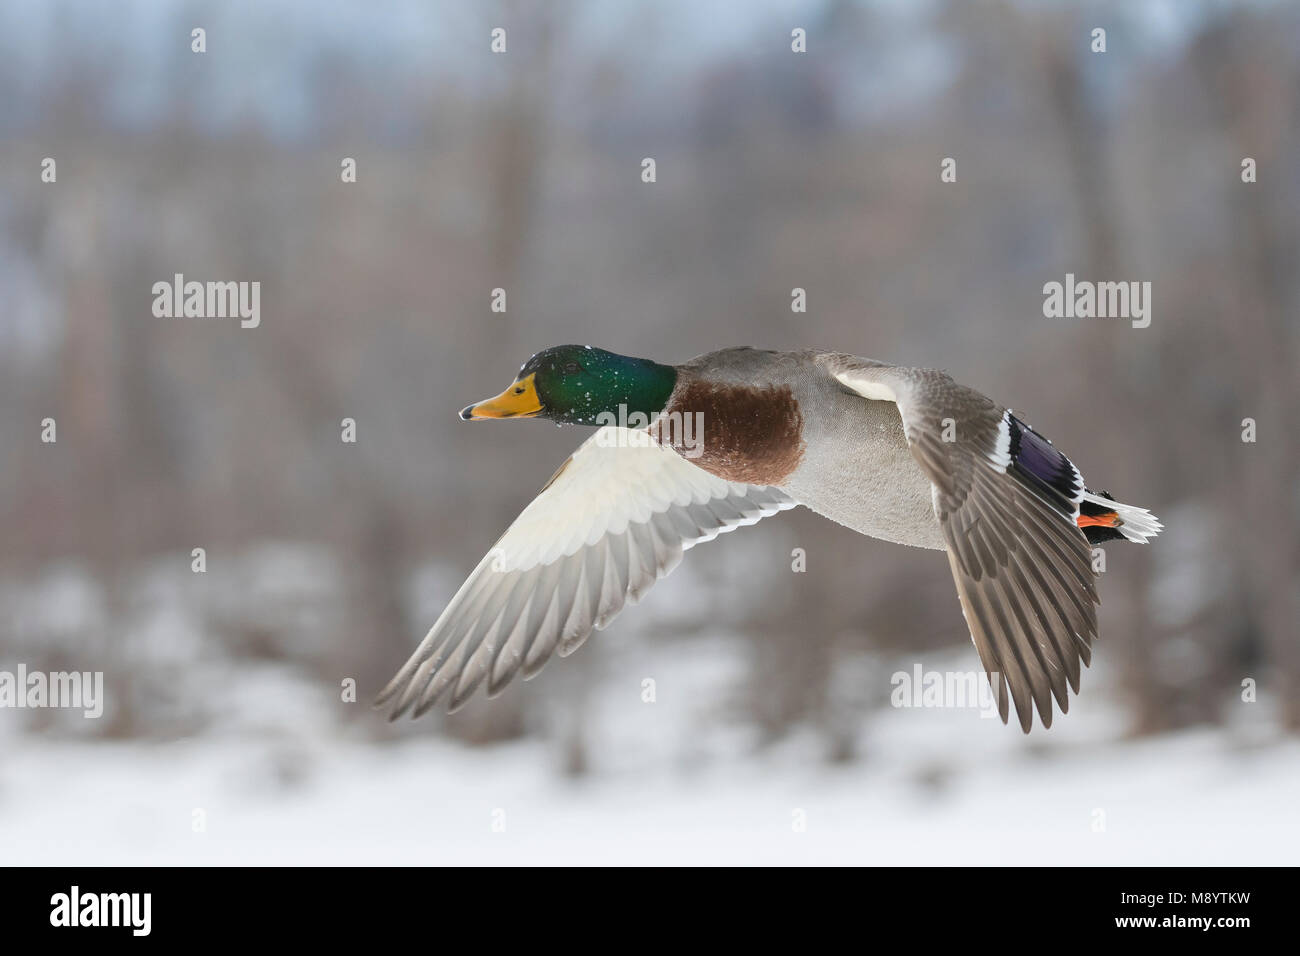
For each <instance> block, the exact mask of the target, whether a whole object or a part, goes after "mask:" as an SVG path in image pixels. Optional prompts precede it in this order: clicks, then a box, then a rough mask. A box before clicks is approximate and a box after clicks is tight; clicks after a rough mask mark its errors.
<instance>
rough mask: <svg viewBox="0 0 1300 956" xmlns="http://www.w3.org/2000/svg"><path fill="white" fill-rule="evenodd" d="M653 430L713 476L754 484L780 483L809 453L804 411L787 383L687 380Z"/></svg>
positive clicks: (659, 437) (660, 438)
mask: <svg viewBox="0 0 1300 956" xmlns="http://www.w3.org/2000/svg"><path fill="white" fill-rule="evenodd" d="M687 416H690V418H689V421H688V420H687ZM651 430H652V431H653V432H654V433H655V435H656V437H657V438H658V439H659V440H660V441H663V442H664V443H665V444H668V445H671V446H672V447H673V448H674V449H676V451H677V452H678V454H680V455H681V456H682V457H683V458H686V459H687V460H688V461H690V462H691V463H693V464H696V465H699V466H700V467H701V468H703V469H704V470H705V471H707V472H709V473H710V474H714V475H717V476H718V477H719V478H724V479H726V480H727V481H738V482H745V483H747V484H751V485H780V484H781V483H782V482H783V481H784V480H785V478H786V477H787V476H788V475H789V474H790V473H791V472H793V471H794V470H795V468H797V467H798V466H799V461H800V460H801V459H802V458H803V453H804V441H803V415H802V413H801V412H800V411H799V402H798V401H797V400H796V399H795V397H794V393H793V392H792V391H791V390H790V386H788V385H780V386H776V385H769V386H763V387H756V386H751V385H729V384H720V383H714V382H704V381H694V382H686V383H684V384H682V385H681V386H680V387H679V388H678V389H677V391H676V392H674V393H673V397H672V399H671V400H670V402H669V405H668V408H667V409H665V412H664V415H663V416H662V417H660V419H659V420H658V421H657V422H655V424H654V425H652V426H651Z"/></svg>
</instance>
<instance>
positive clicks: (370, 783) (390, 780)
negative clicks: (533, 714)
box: [0, 640, 1300, 865]
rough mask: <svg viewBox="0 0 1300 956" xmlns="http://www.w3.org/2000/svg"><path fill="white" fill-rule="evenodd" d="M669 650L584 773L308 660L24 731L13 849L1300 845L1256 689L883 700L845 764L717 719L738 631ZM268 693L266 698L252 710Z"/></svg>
mask: <svg viewBox="0 0 1300 956" xmlns="http://www.w3.org/2000/svg"><path fill="white" fill-rule="evenodd" d="M671 651H672V652H671V654H668V653H666V652H665V651H664V649H662V648H659V649H654V648H648V647H646V646H645V645H641V644H629V645H625V646H624V649H623V650H622V651H620V652H618V655H617V659H616V661H615V667H614V671H615V673H616V674H617V673H625V674H629V675H640V674H643V673H648V672H651V671H650V668H652V667H655V666H657V667H658V668H659V670H660V671H661V673H660V674H659V675H658V676H657V678H656V680H657V686H658V690H657V700H656V702H655V703H653V704H647V703H643V702H642V701H641V698H640V693H641V685H640V680H641V678H640V677H639V676H636V677H635V678H633V677H629V678H627V679H626V681H620V680H619V679H615V680H614V681H612V682H604V683H603V684H602V686H605V687H606V688H607V689H606V690H605V691H602V693H601V695H600V696H598V697H597V698H596V699H595V700H593V702H592V704H591V707H590V712H589V718H588V719H589V721H590V726H591V728H592V733H591V735H590V739H591V752H590V764H591V768H592V773H591V774H590V775H588V776H586V777H583V778H581V779H578V780H566V779H565V778H564V777H562V776H561V775H559V774H557V773H556V769H557V765H558V763H559V755H558V754H557V752H556V747H555V745H553V744H547V743H543V742H524V743H517V744H510V745H505V746H499V747H495V748H486V749H475V748H467V747H464V746H461V745H458V744H454V743H450V742H447V741H446V740H443V739H440V738H439V737H438V736H437V735H435V734H433V733H430V734H429V736H428V737H427V738H426V737H417V738H410V739H405V740H402V741H399V742H390V743H383V744H376V743H373V742H368V741H365V740H362V739H361V738H360V737H359V736H358V735H357V734H356V732H355V730H354V731H348V730H346V728H343V727H341V725H340V724H339V722H338V721H337V720H336V719H331V718H330V717H329V716H328V711H329V708H331V707H334V706H337V705H335V704H333V703H332V702H328V701H327V698H328V697H329V696H331V693H332V692H331V693H327V692H326V691H325V690H324V689H320V688H313V687H309V686H305V685H302V684H294V682H293V681H292V679H290V678H288V677H286V678H285V679H284V680H282V681H277V680H276V679H274V678H272V679H270V680H269V681H268V682H266V683H265V684H264V685H263V686H258V685H257V684H256V682H254V683H250V684H247V685H246V686H243V687H242V688H241V691H240V694H234V695H232V703H231V707H232V721H231V725H232V726H231V729H230V730H228V731H227V732H225V733H224V734H223V735H221V736H215V737H214V736H208V737H203V738H195V739H193V740H189V741H179V742H173V743H166V744H145V743H140V742H124V743H105V742H89V741H76V740H68V739H58V740H56V739H46V738H44V737H41V736H33V735H19V734H9V735H6V738H5V739H3V740H0V747H3V750H4V753H5V759H4V760H3V762H0V862H2V863H6V864H13V863H24V864H150V863H162V864H166V863H173V864H175V863H179V864H213V863H215V864H239V863H252V864H258V863H266V864H269V863H304V864H331V863H375V864H384V863H403V864H440V863H458V864H496V863H521V864H545V863H607V864H673V863H688V864H690V863H741V864H763V863H841V864H845V863H847V864H854V863H857V864H875V863H886V864H936V863H937V864H982V863H1047V864H1066V863H1083V864H1099V865H1100V864H1209V863H1221V864H1264V863H1273V864H1295V863H1296V862H1297V861H1300V820H1298V814H1297V808H1300V743H1297V742H1295V741H1293V740H1285V739H1282V738H1279V736H1278V735H1277V733H1276V731H1275V730H1274V729H1273V727H1274V724H1273V722H1272V719H1271V716H1270V715H1269V714H1268V712H1267V710H1266V705H1265V704H1262V703H1261V704H1255V705H1248V706H1243V707H1242V708H1241V709H1240V710H1241V715H1240V716H1239V717H1238V718H1236V719H1235V720H1234V722H1233V723H1232V725H1231V726H1230V727H1229V728H1228V729H1221V730H1214V731H1210V730H1203V731H1192V732H1186V733H1181V734H1177V735H1172V736H1167V737H1164V738H1158V739H1152V740H1144V741H1138V742H1126V741H1124V740H1123V739H1122V738H1121V733H1122V726H1121V725H1120V723H1119V721H1118V718H1117V713H1118V712H1117V710H1116V708H1115V707H1114V705H1113V702H1112V701H1111V700H1110V698H1109V695H1108V694H1107V693H1106V688H1105V685H1104V681H1099V680H1098V679H1097V678H1098V675H1097V674H1096V673H1095V672H1089V674H1088V683H1089V686H1087V687H1085V691H1087V692H1086V693H1085V694H1084V696H1083V697H1082V698H1080V699H1079V700H1078V701H1077V702H1076V704H1075V706H1074V707H1072V709H1071V713H1070V715H1069V716H1068V717H1067V718H1065V719H1063V720H1061V721H1059V722H1058V724H1057V726H1056V727H1055V728H1053V730H1051V731H1050V732H1048V733H1046V734H1044V733H1043V732H1042V731H1041V730H1040V729H1036V730H1035V732H1034V734H1033V735H1032V736H1030V737H1028V738H1026V737H1024V736H1023V735H1022V734H1020V732H1019V731H1018V730H1016V729H1014V727H1004V726H1003V725H1002V724H1001V723H1000V722H998V721H996V720H987V719H983V718H981V717H980V716H979V715H978V714H977V713H975V712H973V711H969V710H892V709H887V710H885V711H875V712H874V713H872V714H864V715H863V721H862V728H863V729H862V733H861V734H860V736H859V740H858V751H859V757H858V759H857V760H856V761H853V762H849V763H843V764H830V763H828V762H827V761H826V760H825V757H824V750H825V747H824V745H823V744H822V743H821V742H820V741H819V740H818V739H816V738H814V737H813V736H812V735H811V734H808V735H796V736H795V737H793V738H791V739H789V740H786V741H784V742H783V743H781V744H779V745H777V746H775V747H772V748H768V749H765V750H761V751H760V750H756V749H755V747H754V745H753V739H752V737H751V736H750V734H749V732H748V731H743V730H740V729H738V728H735V727H729V725H728V724H727V722H726V721H725V720H717V721H712V722H709V721H704V722H701V720H700V719H699V717H700V714H701V712H702V709H704V711H708V709H709V708H716V700H717V688H718V686H719V685H720V684H722V683H725V681H726V680H727V676H728V671H729V669H731V668H732V667H733V666H734V665H733V664H732V663H731V662H732V661H734V660H735V658H736V656H737V655H736V653H735V648H734V647H729V646H727V644H726V642H725V641H722V640H719V641H711V642H694V643H691V644H690V645H688V649H687V650H686V651H683V649H682V646H680V645H679V646H678V647H675V648H673V649H671ZM670 660H671V661H673V662H675V664H673V665H670V664H669V663H668V662H669V661H670ZM656 661H657V662H658V663H657V665H656V663H655V662H656ZM969 664H970V662H969V661H966V660H965V659H964V658H954V657H948V658H939V659H935V660H933V661H928V662H927V666H934V667H944V666H955V665H960V666H968V665H969ZM560 666H564V665H560ZM674 666H675V667H676V668H677V670H676V671H675V672H674V670H673V669H672V667H674ZM607 669H608V668H607ZM733 676H734V675H733ZM620 686H621V687H622V689H621V690H619V689H618V688H619V687H620ZM610 688H613V689H610ZM268 696H269V697H270V699H271V700H278V702H279V703H278V704H277V705H274V706H271V705H269V704H268V703H267V702H268ZM245 698H247V699H245ZM252 699H258V700H261V701H263V703H264V705H265V709H264V710H263V711H262V712H261V714H260V716H258V717H257V718H256V719H255V720H250V719H248V718H242V719H238V718H234V715H238V714H247V713H248V712H249V709H250V708H249V701H251V700H252ZM356 706H359V707H360V706H364V705H363V704H358V705H356ZM309 715H310V717H309ZM702 728H703V729H702ZM199 823H201V824H202V825H201V826H198V825H197V824H199ZM801 824H802V825H801Z"/></svg>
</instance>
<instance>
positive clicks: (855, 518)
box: [376, 345, 1162, 733]
mask: <svg viewBox="0 0 1300 956" xmlns="http://www.w3.org/2000/svg"><path fill="white" fill-rule="evenodd" d="M460 417H461V418H462V419H465V420H467V421H478V420H487V419H502V418H545V419H550V420H551V421H554V422H558V423H569V424H576V425H595V426H599V428H598V430H597V431H596V432H595V433H594V434H593V435H592V436H591V437H590V438H588V439H587V440H586V441H585V442H584V443H583V444H582V445H581V446H580V447H579V448H578V450H577V451H575V452H574V453H573V455H572V456H571V457H570V458H569V459H568V460H567V461H566V462H564V464H563V465H561V466H560V468H559V470H558V471H557V472H556V473H555V475H554V476H553V477H552V478H551V480H550V481H548V482H547V483H546V485H545V487H543V488H542V490H541V492H540V493H539V494H538V495H537V497H536V498H534V499H533V501H532V503H530V504H529V505H528V507H526V508H525V509H524V510H523V512H522V513H521V514H520V515H519V517H518V518H516V519H515V522H514V523H513V524H512V525H510V527H509V528H508V529H507V530H506V532H505V534H503V535H502V536H501V538H500V540H498V541H497V543H496V545H495V546H494V547H493V548H492V549H491V551H489V552H488V554H487V555H486V556H485V557H484V558H483V560H482V561H481V562H479V564H478V566H477V567H476V568H475V569H474V571H473V572H472V573H471V574H470V576H469V579H468V580H466V582H465V583H464V584H463V585H462V586H461V588H460V590H459V591H457V592H456V595H455V596H454V597H453V598H452V600H451V603H450V604H448V606H447V609H446V610H445V611H443V613H442V615H441V616H440V617H439V618H438V620H437V622H436V623H435V624H434V625H433V627H432V628H431V629H430V631H429V633H428V635H427V636H426V637H425V638H424V640H423V641H421V642H420V645H419V647H418V648H417V649H416V651H415V653H414V654H412V655H411V658H410V660H408V661H407V662H406V664H405V665H404V666H403V667H402V668H401V670H400V671H399V672H398V673H397V675H396V676H395V677H394V678H393V679H392V681H390V682H389V684H388V686H387V687H385V688H384V690H383V691H382V692H381V693H380V695H379V697H378V699H377V701H376V706H379V707H389V708H391V716H392V717H393V718H396V717H397V716H398V715H400V714H401V713H403V712H405V711H406V710H408V709H410V708H412V707H413V708H414V715H416V716H418V715H419V714H422V713H424V712H425V711H427V710H428V709H429V708H430V707H432V706H433V705H434V704H435V703H436V702H438V701H439V700H440V699H442V698H443V697H444V695H449V696H448V697H447V699H448V700H449V707H450V709H451V710H455V709H456V708H458V707H460V706H461V705H463V704H464V703H465V701H466V700H467V699H468V698H469V697H470V696H471V695H472V694H473V693H474V691H475V689H476V688H478V687H479V686H480V685H481V684H483V683H484V682H485V681H486V682H487V692H488V696H494V695H496V694H497V693H499V692H500V691H501V689H502V688H503V687H504V686H505V685H506V684H507V683H508V682H509V681H510V680H511V679H512V678H513V677H514V676H515V674H516V673H519V672H521V671H522V673H523V676H524V679H525V680H526V679H528V678H530V677H533V676H534V675H536V674H537V672H538V671H540V670H541V669H542V667H543V665H544V664H545V663H546V661H547V660H548V658H550V656H551V654H552V653H553V652H558V653H559V655H560V656H561V657H564V656H567V655H568V654H570V653H572V652H573V651H574V650H576V649H577V648H578V647H579V646H580V645H581V644H582V643H583V642H584V641H585V640H586V639H587V637H588V635H589V634H590V633H591V631H592V629H593V628H604V627H605V626H606V625H607V624H609V622H610V621H611V620H613V619H614V617H615V616H616V615H617V614H618V613H619V611H621V610H622V609H623V606H624V604H625V603H628V602H631V603H636V601H637V600H639V599H640V597H641V596H642V595H643V594H644V593H645V592H646V590H647V589H648V588H649V587H650V586H651V585H652V584H654V582H655V581H656V580H658V579H659V578H661V577H663V576H664V575H666V574H667V573H668V572H669V571H671V570H672V569H673V568H674V567H676V565H677V563H678V562H679V561H680V560H681V559H682V554H683V552H685V551H686V550H688V549H689V548H692V547H694V546H695V545H697V544H699V543H701V542H703V541H709V540H711V539H713V538H715V537H716V536H717V535H719V534H721V533H723V532H726V531H732V530H734V529H736V528H738V527H741V526H743V525H749V524H754V523H755V522H757V521H759V520H760V519H762V518H765V517H768V516H769V515H774V514H776V513H777V512H780V511H784V510H786V509H789V508H794V507H795V506H797V505H804V506H806V507H808V508H811V509H812V510H813V511H815V512H817V513H818V514H821V515H823V516H825V517H827V518H829V519H831V520H832V521H836V522H839V523H840V524H842V525H846V526H847V527H849V528H852V529H853V530H855V531H857V532H859V533H861V534H865V535H870V536H872V537H875V538H883V539H885V540H886V541H893V542H897V543H899V544H906V545H911V546H913V547H918V548H932V549H934V550H936V551H945V552H947V555H948V563H949V566H950V567H951V570H952V575H953V578H954V580H955V581H956V584H957V597H958V599H959V601H960V604H961V608H962V611H963V613H964V615H965V617H966V622H967V624H968V626H969V629H970V633H971V639H972V640H973V642H974V644H975V649H976V650H977V652H978V653H979V657H980V661H981V662H982V664H983V666H984V670H985V671H986V672H987V674H988V679H989V682H990V685H991V686H992V689H993V692H994V696H995V698H996V701H997V706H998V711H999V713H1000V714H1001V717H1002V720H1003V722H1004V723H1005V722H1006V721H1007V718H1008V698H1009V699H1010V700H1011V701H1013V702H1014V703H1015V709H1016V714H1017V716H1018V718H1019V721H1020V726H1021V727H1022V728H1023V730H1024V731H1025V732H1026V733H1028V731H1029V729H1030V727H1031V726H1032V723H1033V711H1034V708H1035V707H1036V708H1037V710H1038V713H1039V716H1040V718H1041V720H1042V722H1043V724H1044V726H1048V727H1050V726H1051V722H1052V699H1053V698H1055V699H1056V703H1057V705H1058V706H1059V707H1060V708H1061V711H1062V712H1065V711H1066V710H1068V708H1069V697H1068V691H1067V684H1068V687H1069V688H1072V689H1073V690H1074V692H1075V693H1076V694H1077V693H1078V691H1079V662H1080V661H1081V660H1082V661H1083V663H1084V664H1085V665H1087V664H1088V663H1089V662H1090V659H1091V654H1092V650H1091V648H1092V641H1093V639H1094V638H1095V637H1096V635H1097V613H1096V605H1097V604H1098V603H1099V601H1098V597H1097V589H1096V587H1095V573H1094V571H1093V563H1092V549H1091V547H1090V544H1095V543H1097V542H1100V541H1107V540H1119V539H1124V540H1128V541H1134V542H1139V543H1145V542H1146V541H1147V540H1149V539H1150V538H1152V537H1153V536H1154V535H1156V534H1157V533H1158V532H1159V531H1160V530H1162V526H1161V524H1160V522H1159V521H1157V520H1156V519H1155V517H1154V516H1153V515H1152V514H1151V513H1150V512H1148V511H1146V510H1144V509H1142V508H1136V507H1133V506H1131V505H1124V504H1120V503H1118V502H1116V501H1114V500H1112V499H1111V498H1110V496H1109V495H1108V494H1106V493H1096V492H1093V491H1091V490H1090V489H1089V488H1088V487H1087V485H1086V483H1085V482H1084V479H1083V475H1081V474H1080V473H1079V469H1078V468H1076V467H1075V466H1074V465H1073V463H1071V461H1070V459H1068V458H1067V457H1066V456H1065V455H1063V454H1062V453H1061V452H1059V451H1058V450H1057V449H1056V448H1055V447H1054V446H1053V445H1052V443H1051V442H1050V441H1049V440H1047V439H1046V438H1044V437H1043V436H1042V435H1040V434H1038V433H1037V432H1035V431H1034V430H1033V429H1032V428H1030V427H1029V426H1028V425H1026V424H1025V423H1024V421H1022V420H1021V419H1020V418H1017V417H1016V416H1015V415H1013V414H1012V413H1011V411H1010V410H1009V409H1006V408H1003V407H1002V406H1001V405H998V404H997V403H996V402H993V401H992V400H990V399H988V398H986V397H985V396H983V395H981V394H980V393H979V392H977V391H975V390H974V389H971V388H967V387H966V386H964V385H959V384H957V383H956V382H954V381H953V380H952V379H951V378H949V377H948V375H947V374H945V373H944V372H941V371H937V370H934V369H925V368H904V367H900V366H895V365H886V364H884V363H883V362H877V361H873V360H872V359H865V358H858V357H856V356H853V355H846V354H843V353H839V352H822V351H816V350H805V351H798V352H770V351H763V350H759V349H753V348H748V347H745V348H732V349H723V350H721V351H717V352H710V353H708V354H706V355H701V356H699V357H698V358H695V359H692V360H691V361H689V362H686V363H685V364H682V365H675V366H674V365H662V364H660V363H658V362H653V361H650V360H648V359H641V358H631V357H628V356H624V355H617V354H615V353H613V352H607V351H604V350H602V349H597V348H592V347H590V346H579V345H562V346H557V347H555V348H550V349H546V350H545V351H543V352H539V353H537V354H536V355H534V356H533V357H532V358H530V359H529V360H528V361H527V362H525V363H524V365H523V367H522V368H521V369H520V370H519V374H518V375H517V376H516V377H515V380H514V381H513V382H512V383H511V385H510V386H509V387H508V388H507V389H506V390H505V391H504V392H502V393H501V394H500V395H498V396H496V397H495V398H490V399H488V400H487V401H483V402H479V403H478V404H475V405H470V406H468V407H467V408H465V409H463V410H462V411H461V412H460ZM1008 691H1009V694H1008Z"/></svg>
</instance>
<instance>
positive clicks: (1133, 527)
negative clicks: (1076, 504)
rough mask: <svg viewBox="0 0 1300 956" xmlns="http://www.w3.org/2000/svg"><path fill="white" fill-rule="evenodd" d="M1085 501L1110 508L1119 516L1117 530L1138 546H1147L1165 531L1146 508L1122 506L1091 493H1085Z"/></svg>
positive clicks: (1157, 519) (1158, 520)
mask: <svg viewBox="0 0 1300 956" xmlns="http://www.w3.org/2000/svg"><path fill="white" fill-rule="evenodd" d="M1083 500H1084V501H1091V502H1092V503H1093V504H1095V505H1100V506H1101V507H1103V508H1109V509H1110V510H1112V511H1114V512H1115V513H1116V514H1118V515H1119V527H1118V528H1116V529H1115V530H1117V531H1118V532H1119V533H1120V534H1122V535H1123V536H1124V537H1126V538H1128V539H1129V540H1130V541H1134V542H1136V543H1138V544H1146V543H1147V542H1148V541H1150V540H1151V539H1152V538H1154V537H1155V536H1156V535H1158V534H1159V533H1160V532H1161V531H1164V530H1165V526H1164V525H1162V524H1161V523H1160V519H1159V518H1157V517H1156V516H1155V515H1153V514H1152V513H1151V512H1149V511H1147V510H1146V509H1145V508H1139V507H1137V506H1135V505H1122V504H1120V503H1119V502H1118V501H1111V500H1110V499H1109V498H1103V497H1102V496H1101V495H1094V494H1093V493H1092V492H1090V491H1085V492H1084V493H1083Z"/></svg>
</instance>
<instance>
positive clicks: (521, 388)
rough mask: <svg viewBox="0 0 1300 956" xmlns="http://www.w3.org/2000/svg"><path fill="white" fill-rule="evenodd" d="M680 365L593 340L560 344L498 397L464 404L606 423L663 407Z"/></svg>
mask: <svg viewBox="0 0 1300 956" xmlns="http://www.w3.org/2000/svg"><path fill="white" fill-rule="evenodd" d="M676 384H677V370H676V369H675V368H673V367H672V366H671V365H660V364H659V363H658V362H651V361H650V360H649V359H639V358H632V357H630V356H627V355H616V354H615V353H613V352H606V351H605V350H604V349H597V348H592V347H591V346H590V345H557V346H555V347H554V348H549V349H546V350H545V351H543V352H538V353H537V354H536V355H534V356H533V357H532V358H530V359H529V360H528V361H527V362H525V363H524V365H523V368H521V369H520V370H519V374H518V375H517V376H516V377H515V380H514V382H512V383H511V385H510V387H509V388H507V389H506V390H505V391H504V392H502V393H501V394H500V395H498V396H497V397H496V398H489V399H488V400H487V401H485V402H479V403H478V404H476V405H469V406H467V407H465V408H463V409H461V412H460V417H461V418H463V419H465V421H472V420H475V419H480V418H549V419H550V420H551V421H553V422H564V423H566V424H571V425H603V424H608V423H610V421H611V419H610V418H608V417H606V416H613V420H615V421H625V420H626V418H627V417H629V416H631V415H633V414H635V413H639V414H641V415H644V416H645V417H646V418H647V419H649V418H651V417H653V416H654V415H655V414H656V413H658V412H662V411H663V410H664V406H665V405H667V404H668V397H669V396H670V395H671V394H672V392H673V386H675V385H676Z"/></svg>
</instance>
